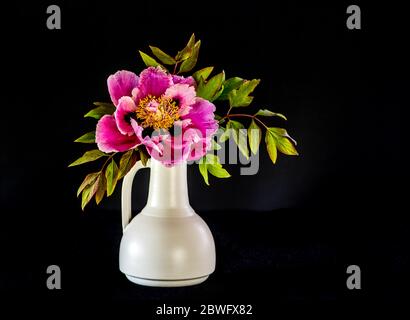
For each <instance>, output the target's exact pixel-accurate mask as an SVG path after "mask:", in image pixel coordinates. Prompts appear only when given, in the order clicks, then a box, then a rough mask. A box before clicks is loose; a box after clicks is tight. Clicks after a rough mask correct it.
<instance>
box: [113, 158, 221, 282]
mask: <svg viewBox="0 0 410 320" xmlns="http://www.w3.org/2000/svg"><path fill="white" fill-rule="evenodd" d="M147 167H150V168H151V175H150V183H149V194H148V201H147V204H146V206H145V207H144V209H142V211H141V212H140V213H139V214H138V215H136V216H135V217H134V218H133V219H132V220H131V213H132V210H131V191H132V182H133V179H134V176H135V173H136V172H137V171H138V170H139V169H142V168H146V167H144V166H143V165H142V163H141V162H140V161H138V162H137V163H136V164H135V165H134V167H133V168H132V169H131V170H130V171H129V172H128V174H127V175H126V176H125V177H124V181H123V185H122V226H123V237H122V239H121V246H120V270H121V271H122V272H123V273H124V274H125V275H126V276H127V278H128V279H129V280H130V281H132V282H134V283H137V284H140V285H146V286H157V287H180V286H189V285H194V284H198V283H201V282H203V281H205V280H206V279H207V278H208V276H209V275H210V274H211V273H212V272H213V271H214V270H215V244H214V239H213V237H212V234H211V232H210V230H209V228H208V226H207V225H206V223H205V222H204V221H203V220H202V219H201V218H200V217H199V216H198V215H197V214H196V213H195V211H194V210H193V209H192V208H191V206H190V204H189V198H188V186H187V164H186V163H182V164H180V165H176V166H173V167H170V168H168V167H165V166H164V165H162V164H161V163H160V162H159V161H157V160H155V159H150V160H149V163H148V165H147ZM130 220H131V221H130Z"/></svg>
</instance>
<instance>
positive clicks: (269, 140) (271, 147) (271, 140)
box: [265, 130, 278, 164]
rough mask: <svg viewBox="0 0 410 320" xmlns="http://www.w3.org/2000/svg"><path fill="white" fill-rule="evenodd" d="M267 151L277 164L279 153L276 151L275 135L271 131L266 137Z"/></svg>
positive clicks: (268, 131) (267, 132)
mask: <svg viewBox="0 0 410 320" xmlns="http://www.w3.org/2000/svg"><path fill="white" fill-rule="evenodd" d="M265 143H266V149H267V150H268V154H269V157H270V159H271V160H272V162H273V163H274V164H275V163H276V159H277V157H278V152H277V150H276V143H275V135H274V134H273V133H272V132H271V131H270V130H267V131H266V135H265Z"/></svg>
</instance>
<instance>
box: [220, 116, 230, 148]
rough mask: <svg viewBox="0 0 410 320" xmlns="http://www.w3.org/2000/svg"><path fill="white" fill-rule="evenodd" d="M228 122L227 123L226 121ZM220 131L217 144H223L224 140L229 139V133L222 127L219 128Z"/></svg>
mask: <svg viewBox="0 0 410 320" xmlns="http://www.w3.org/2000/svg"><path fill="white" fill-rule="evenodd" d="M228 122H229V121H228ZM220 129H221V130H223V133H222V134H221V136H220V137H219V142H221V143H224V142H225V141H226V140H228V139H229V137H230V131H229V130H227V129H225V128H224V127H220Z"/></svg>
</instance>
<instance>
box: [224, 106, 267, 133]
mask: <svg viewBox="0 0 410 320" xmlns="http://www.w3.org/2000/svg"><path fill="white" fill-rule="evenodd" d="M229 111H230V109H229ZM229 111H228V114H227V115H226V116H224V117H223V118H222V119H221V120H219V122H221V121H222V120H224V119H227V118H228V119H229V118H231V117H246V118H252V119H253V120H256V121H258V122H259V123H260V124H261V125H263V126H264V127H265V128H266V129H269V128H268V126H267V125H266V124H264V123H263V122H262V121H261V120H259V118H257V117H256V116H253V115H250V114H245V113H233V114H229Z"/></svg>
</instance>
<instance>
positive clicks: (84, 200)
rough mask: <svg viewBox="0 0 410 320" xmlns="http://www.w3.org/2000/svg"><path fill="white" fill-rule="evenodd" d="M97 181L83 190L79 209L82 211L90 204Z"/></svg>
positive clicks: (96, 188)
mask: <svg viewBox="0 0 410 320" xmlns="http://www.w3.org/2000/svg"><path fill="white" fill-rule="evenodd" d="M98 186H99V179H98V178H97V179H96V180H95V181H94V182H93V183H92V184H90V185H88V186H87V187H86V188H84V190H83V193H82V195H81V209H82V210H83V211H84V208H85V206H86V205H87V204H88V203H89V202H90V200H91V199H92V198H93V196H94V195H95V193H96V192H97V190H98Z"/></svg>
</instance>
